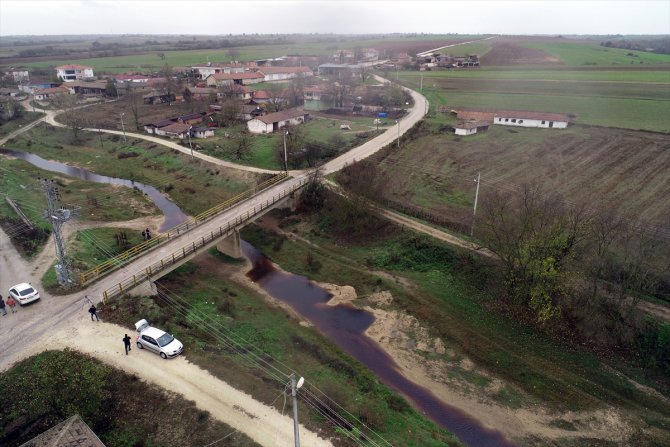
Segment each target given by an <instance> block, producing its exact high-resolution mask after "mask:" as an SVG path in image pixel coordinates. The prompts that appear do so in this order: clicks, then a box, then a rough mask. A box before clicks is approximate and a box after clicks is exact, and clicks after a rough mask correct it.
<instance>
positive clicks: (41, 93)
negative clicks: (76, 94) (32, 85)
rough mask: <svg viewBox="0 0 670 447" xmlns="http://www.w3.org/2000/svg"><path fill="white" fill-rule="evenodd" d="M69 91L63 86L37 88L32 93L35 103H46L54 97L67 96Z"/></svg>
mask: <svg viewBox="0 0 670 447" xmlns="http://www.w3.org/2000/svg"><path fill="white" fill-rule="evenodd" d="M69 94H70V89H69V88H67V87H66V86H64V85H61V86H58V87H51V88H38V89H35V91H34V94H33V95H34V98H35V100H37V101H48V100H50V99H53V98H54V97H56V96H62V95H69Z"/></svg>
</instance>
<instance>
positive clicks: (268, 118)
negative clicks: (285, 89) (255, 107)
mask: <svg viewBox="0 0 670 447" xmlns="http://www.w3.org/2000/svg"><path fill="white" fill-rule="evenodd" d="M305 115H306V113H305V111H304V110H303V109H302V108H301V107H297V108H295V109H287V110H282V111H281V112H275V113H268V114H267V115H263V116H259V117H257V118H256V119H257V120H260V121H262V122H264V123H265V124H272V123H276V122H279V121H286V120H290V119H291V118H297V117H299V116H305Z"/></svg>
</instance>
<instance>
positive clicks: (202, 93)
mask: <svg viewBox="0 0 670 447" xmlns="http://www.w3.org/2000/svg"><path fill="white" fill-rule="evenodd" d="M188 89H189V91H190V92H191V98H193V100H195V101H207V100H208V99H209V98H210V97H211V96H212V95H214V96H216V90H215V89H213V88H210V87H189V88H188Z"/></svg>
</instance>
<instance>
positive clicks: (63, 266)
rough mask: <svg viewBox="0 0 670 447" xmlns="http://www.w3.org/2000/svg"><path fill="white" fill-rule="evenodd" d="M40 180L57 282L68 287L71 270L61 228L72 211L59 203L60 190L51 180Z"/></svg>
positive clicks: (70, 281)
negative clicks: (45, 202) (54, 244)
mask: <svg viewBox="0 0 670 447" xmlns="http://www.w3.org/2000/svg"><path fill="white" fill-rule="evenodd" d="M40 182H41V184H42V185H41V186H42V190H43V191H44V194H45V195H46V197H47V209H46V210H45V211H44V217H45V219H46V220H47V221H48V222H49V223H50V224H51V228H52V231H53V234H54V241H55V243H56V256H57V257H58V264H56V276H57V277H58V284H60V285H61V286H62V287H69V286H71V285H72V276H71V274H72V272H71V271H70V264H69V262H68V259H67V256H66V253H65V240H63V233H62V231H61V230H62V227H63V224H64V223H65V222H67V221H68V220H70V218H71V217H72V216H73V215H74V212H73V210H69V209H67V208H65V207H63V205H61V204H60V200H61V196H60V191H59V190H58V185H56V183H55V182H54V181H53V180H50V179H40Z"/></svg>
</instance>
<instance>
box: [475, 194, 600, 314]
mask: <svg viewBox="0 0 670 447" xmlns="http://www.w3.org/2000/svg"><path fill="white" fill-rule="evenodd" d="M481 209H482V212H481V218H480V223H479V227H478V228H479V231H478V233H479V234H478V235H479V237H480V238H481V239H482V241H483V242H484V243H485V245H486V246H487V247H488V248H489V249H490V250H491V251H493V252H494V253H496V254H497V255H498V256H499V258H500V260H501V261H502V263H503V269H504V279H505V284H506V286H507V291H508V294H509V295H510V296H512V297H514V298H516V299H517V300H518V301H519V302H520V303H521V304H524V305H526V306H528V307H529V308H530V309H531V310H532V311H533V312H535V314H536V316H537V319H538V321H540V322H542V323H546V322H548V321H549V320H551V319H552V318H553V317H555V316H557V315H558V314H559V313H560V310H561V300H562V298H563V296H564V294H565V293H566V290H565V286H566V284H567V281H568V279H569V276H570V267H571V266H570V263H569V261H570V260H571V259H572V257H573V256H574V255H575V252H576V250H577V247H578V245H579V244H581V243H582V242H583V239H584V237H585V235H586V228H587V223H588V218H587V213H586V211H585V208H584V207H567V206H566V205H565V203H564V202H563V200H562V199H561V197H560V196H558V195H557V194H544V192H543V191H542V189H541V188H540V187H539V186H532V185H524V186H523V187H522V188H521V190H520V191H518V192H516V193H512V194H510V193H502V192H499V191H493V192H488V193H487V196H486V199H485V200H483V204H482V208H481Z"/></svg>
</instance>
